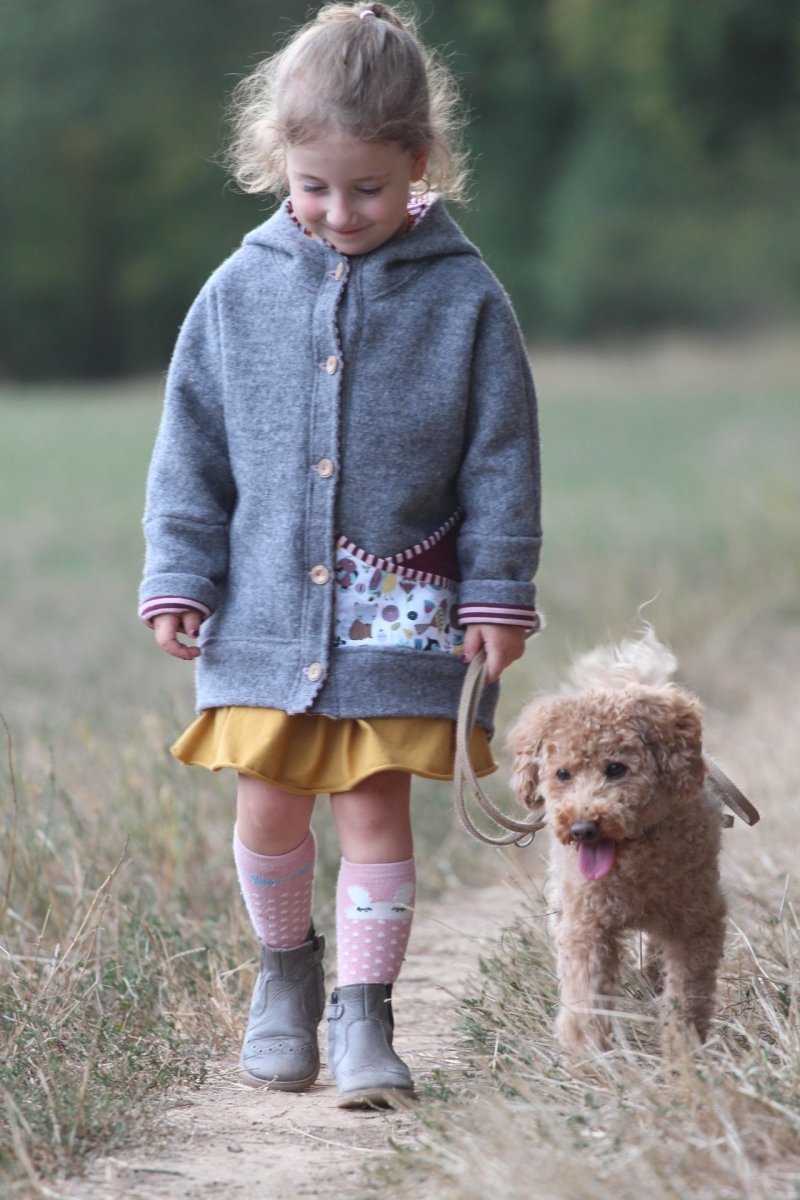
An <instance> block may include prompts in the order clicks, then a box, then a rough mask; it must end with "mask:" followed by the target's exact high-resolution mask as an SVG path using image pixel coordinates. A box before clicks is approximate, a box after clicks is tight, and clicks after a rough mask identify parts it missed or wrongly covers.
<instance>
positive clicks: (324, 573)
mask: <svg viewBox="0 0 800 1200" xmlns="http://www.w3.org/2000/svg"><path fill="white" fill-rule="evenodd" d="M308 573H309V575H310V577H311V582H312V583H319V584H323V583H327V582H328V580H329V579H330V577H331V573H330V571H329V570H328V568H327V567H326V566H324V565H323V564H322V563H320V564H319V566H316V567H312V568H311V570H310V571H309V572H308Z"/></svg>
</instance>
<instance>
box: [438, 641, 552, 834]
mask: <svg viewBox="0 0 800 1200" xmlns="http://www.w3.org/2000/svg"><path fill="white" fill-rule="evenodd" d="M485 674H486V651H485V650H483V649H481V650H479V652H478V653H477V654H476V655H475V657H474V658H473V660H472V662H471V663H470V664H469V666H468V667H467V673H466V675H465V677H464V683H463V686H462V688H461V700H460V702H459V705H458V719H457V721H456V758H455V763H454V765H453V801H454V803H455V808H456V812H457V813H458V815H459V817H460V818H461V823H462V825H463V826H464V828H465V829H466V831H467V833H470V834H472V836H473V837H474V838H477V840H478V841H479V842H486V844H487V845H489V846H512V845H513V846H529V845H530V844H531V842H532V841H533V837H534V834H535V833H536V832H537V831H538V830H539V829H541V828H542V826H543V825H544V821H542V820H541V819H539V818H537V817H531V818H530V819H529V820H527V821H515V820H514V818H513V817H509V816H508V815H507V814H506V813H503V812H501V811H500V810H499V809H498V808H496V807H495V805H494V804H493V803H492V801H491V800H490V799H489V797H488V796H487V795H486V793H485V792H484V791H483V789H482V787H481V785H480V784H479V783H478V778H477V776H476V774H475V768H474V767H473V765H472V759H471V758H470V756H469V737H470V734H471V733H472V728H473V726H474V724H475V717H476V715H477V712H478V704H479V702H480V698H481V693H482V692H483V680H484V676H485ZM467 792H469V793H471V797H472V799H473V800H475V801H476V802H477V804H478V806H479V807H480V808H481V809H482V810H483V812H484V813H485V814H486V816H487V817H488V818H489V819H490V820H491V821H494V822H495V824H496V825H499V826H500V827H501V829H507V830H508V831H509V832H508V833H504V834H498V835H493V834H489V833H484V832H483V831H482V830H481V829H479V828H478V826H477V825H476V824H475V822H474V821H473V819H472V816H471V815H470V813H469V811H468V809H467Z"/></svg>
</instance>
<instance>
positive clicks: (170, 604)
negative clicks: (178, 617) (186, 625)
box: [139, 596, 211, 629]
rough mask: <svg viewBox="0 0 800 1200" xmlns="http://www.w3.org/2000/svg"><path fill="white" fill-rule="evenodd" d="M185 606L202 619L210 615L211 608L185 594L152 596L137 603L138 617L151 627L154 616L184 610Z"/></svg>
mask: <svg viewBox="0 0 800 1200" xmlns="http://www.w3.org/2000/svg"><path fill="white" fill-rule="evenodd" d="M187 608H191V609H194V611H195V612H199V613H200V615H201V616H202V618H203V620H204V621H205V619H206V617H210V616H211V609H210V608H206V606H205V604H201V603H200V601H199V600H190V599H189V598H188V597H187V596H154V597H153V598H152V599H151V600H144V601H143V602H142V603H141V604H140V605H139V619H140V620H141V621H144V623H145V625H147V626H149V627H150V629H152V628H153V618H154V617H160V616H163V614H164V613H182V612H186V610H187Z"/></svg>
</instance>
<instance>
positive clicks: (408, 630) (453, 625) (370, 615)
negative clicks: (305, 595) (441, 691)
mask: <svg viewBox="0 0 800 1200" xmlns="http://www.w3.org/2000/svg"><path fill="white" fill-rule="evenodd" d="M457 605H458V593H457V591H456V589H455V588H453V587H448V586H445V585H441V584H436V583H423V582H422V581H420V580H417V579H410V578H407V577H405V576H403V575H400V574H398V573H397V572H396V571H392V570H391V569H385V568H382V567H376V566H371V565H370V564H368V563H366V562H363V561H361V560H360V559H358V558H356V557H355V556H353V555H352V554H350V553H348V551H347V550H346V549H342V548H340V549H339V550H338V552H337V555H336V629H335V644H336V645H337V646H402V647H405V648H406V649H409V650H438V651H444V653H445V654H460V653H461V647H462V645H463V643H464V630H463V629H462V628H461V626H460V625H458V624H457V622H456V611H457Z"/></svg>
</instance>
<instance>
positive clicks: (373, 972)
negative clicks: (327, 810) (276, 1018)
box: [331, 771, 416, 986]
mask: <svg viewBox="0 0 800 1200" xmlns="http://www.w3.org/2000/svg"><path fill="white" fill-rule="evenodd" d="M410 796H411V777H410V775H408V774H406V773H405V772H401V771H384V772H383V773H381V774H380V775H374V776H372V778H370V779H367V780H365V781H364V783H362V784H360V785H359V786H358V787H357V788H355V789H354V790H353V791H352V792H343V793H341V794H340V795H335V796H332V797H331V806H332V809H333V818H334V822H335V824H336V831H337V833H338V835H339V845H340V847H341V851H342V861H341V865H340V867H339V881H338V885H337V890H336V934H337V944H338V978H339V985H340V986H346V985H348V984H351V983H394V982H395V980H396V979H397V977H398V975H399V974H400V968H401V966H402V963H403V959H404V957H405V952H406V948H407V946H408V938H409V934H410V932H411V919H412V916H413V911H414V898H415V888H416V871H415V864H414V858H413V852H414V845H413V839H412V834H411V806H410Z"/></svg>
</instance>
